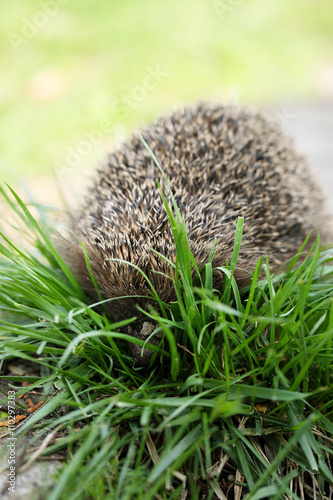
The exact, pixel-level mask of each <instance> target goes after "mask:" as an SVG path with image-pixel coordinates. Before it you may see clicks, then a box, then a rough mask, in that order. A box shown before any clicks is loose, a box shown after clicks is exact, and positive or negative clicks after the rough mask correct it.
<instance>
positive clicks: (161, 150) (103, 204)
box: [65, 103, 322, 365]
mask: <svg viewBox="0 0 333 500" xmlns="http://www.w3.org/2000/svg"><path fill="white" fill-rule="evenodd" d="M141 135H142V137H143V138H144V140H145V141H146V142H147V144H148V145H149V146H150V148H151V149H152V151H153V152H154V154H155V156H156V157H157V159H158V161H159V163H160V165H161V166H162V169H163V170H164V173H165V175H166V177H167V179H168V180H169V183H170V186H171V188H172V191H173V193H174V195H175V198H176V201H177V204H178V207H179V209H180V212H181V214H182V217H183V219H184V221H185V224H186V228H187V233H188V238H189V243H190V248H191V251H192V253H193V255H194V257H195V260H196V263H197V265H198V266H199V267H200V266H202V265H203V264H204V263H205V262H207V260H208V257H209V254H210V252H211V249H212V245H213V242H214V240H216V244H215V247H214V250H215V257H214V260H213V266H214V267H217V266H223V265H225V264H226V261H227V260H228V261H229V262H230V258H231V255H232V250H233V242H234V236H235V227H236V222H237V218H238V216H243V217H244V218H245V224H244V234H243V241H242V246H241V252H240V255H239V259H238V265H237V268H236V270H235V274H234V276H235V279H236V281H237V282H238V283H239V284H240V285H241V286H242V285H245V284H247V283H249V281H250V277H251V274H250V273H251V272H252V271H253V270H254V268H255V266H256V263H257V260H258V259H259V257H261V256H263V255H266V254H268V256H269V262H270V266H271V270H272V271H275V270H276V269H277V268H278V267H279V266H281V264H283V263H285V262H286V261H287V259H288V258H290V257H291V256H294V255H295V254H296V253H297V251H298V250H299V248H300V246H301V245H302V243H303V242H304V240H305V238H306V237H307V236H308V234H309V232H310V231H311V229H316V228H317V227H319V228H321V227H322V212H321V200H320V194H319V195H318V193H319V189H318V188H317V187H315V184H314V183H313V180H312V179H311V178H310V175H309V171H308V170H307V167H306V164H305V162H304V160H303V158H302V157H300V156H299V155H298V154H296V153H295V151H294V150H293V148H292V147H291V145H290V143H289V141H288V140H287V139H286V137H285V136H284V135H283V134H282V133H281V131H280V130H279V127H278V126H277V125H276V124H275V123H273V122H271V121H269V120H267V119H266V118H264V117H263V116H262V115H261V114H260V113H258V112H255V111H250V110H247V109H241V108H239V107H236V106H222V105H218V104H205V103H201V104H199V105H197V106H194V107H189V108H186V109H184V110H181V111H176V112H174V113H173V114H171V115H169V116H167V117H162V118H160V119H158V120H157V121H156V122H155V123H154V124H153V125H152V126H151V127H149V128H145V129H144V130H143V131H142V132H141ZM157 180H159V181H160V182H161V185H162V189H163V191H164V193H165V194H167V189H166V185H165V183H164V182H162V176H161V174H160V172H159V170H158V168H157V166H156V165H155V163H154V161H153V159H152V157H151V155H150V154H149V152H148V151H147V149H146V148H145V146H144V145H143V143H142V142H141V140H140V139H139V138H138V137H137V136H136V135H134V136H132V137H131V138H130V139H129V140H128V141H127V142H126V143H125V144H124V145H123V146H122V148H121V149H119V150H118V151H116V152H114V153H112V154H111V155H110V156H109V159H108V162H107V164H106V165H105V166H104V167H103V168H102V169H101V170H99V171H98V172H97V175H96V178H95V180H94V183H93V184H92V186H91V187H90V189H89V192H88V194H87V196H86V198H85V201H84V203H83V204H82V206H81V208H80V210H79V211H78V213H77V215H76V216H75V217H73V219H72V230H73V232H74V233H75V235H76V236H77V237H78V238H79V239H80V240H81V241H82V242H83V243H84V245H85V247H86V249H87V251H88V255H89V259H90V263H91V268H92V271H93V273H94V275H95V278H96V281H97V283H98V286H99V289H100V292H101V294H102V296H103V297H104V298H106V299H107V298H117V297H124V296H126V297H127V298H119V299H117V300H112V301H109V302H108V303H107V307H108V308H109V311H110V314H111V317H112V318H113V319H114V320H116V321H118V320H123V319H125V318H130V317H133V316H137V317H138V320H137V322H136V323H134V326H133V324H131V325H130V326H129V329H128V332H129V333H130V334H131V335H133V336H135V337H137V338H140V339H145V340H146V339H147V338H148V336H149V335H150V334H151V333H152V331H153V330H154V325H152V324H151V323H150V322H149V321H147V317H145V316H143V315H141V314H140V313H139V311H138V309H137V305H140V306H141V308H143V309H144V310H147V306H148V304H149V303H151V304H154V302H153V301H152V299H151V294H150V293H149V292H150V288H149V285H148V284H147V282H146V280H145V279H144V277H143V276H142V274H141V273H140V272H138V271H137V270H136V269H135V268H134V267H133V265H135V266H137V267H139V268H140V269H141V270H142V271H143V272H144V273H145V274H146V275H147V276H148V278H149V280H150V281H151V283H152V284H153V286H154V288H155V290H156V291H157V293H158V295H159V297H160V298H161V300H162V301H164V302H170V301H173V300H175V299H176V297H175V292H174V288H173V284H172V280H170V279H169V278H168V276H171V270H170V266H169V264H168V263H167V261H166V260H164V259H162V258H161V257H159V256H158V255H157V254H156V253H154V252H152V250H151V248H152V249H154V250H156V251H157V252H159V253H160V254H162V255H164V256H165V257H167V259H169V260H170V261H172V262H175V245H174V240H173V236H172V231H171V227H170V223H169V219H168V216H167V213H166V210H165V207H164V204H163V201H162V198H161V194H160V191H159V188H158V186H157ZM168 199H169V200H170V198H168ZM314 233H316V231H314ZM65 255H66V259H67V261H68V263H69V264H70V266H71V269H72V270H73V272H74V274H75V276H76V277H77V279H78V281H79V282H80V283H81V285H82V287H83V289H84V290H85V291H86V292H87V293H88V294H89V295H91V296H92V297H94V298H95V299H96V300H98V297H97V293H96V291H95V288H94V286H93V284H92V282H91V279H90V277H89V273H88V271H87V268H86V264H85V259H84V255H83V252H82V247H81V246H80V244H79V243H78V241H77V240H76V239H73V240H71V241H70V244H69V245H68V250H67V251H66V252H65ZM112 258H116V259H123V260H125V261H128V262H129V263H130V264H132V265H130V264H126V263H122V262H118V261H113V260H110V259H112ZM156 271H157V272H156ZM137 296H144V298H138V297H137ZM155 307H156V304H155ZM154 339H155V340H154ZM149 342H151V343H155V344H156V343H157V342H158V338H156V337H154V338H152V339H150V340H149ZM130 347H131V351H132V354H133V355H134V356H135V357H136V358H137V361H138V362H139V363H140V364H143V365H145V364H148V363H149V360H150V354H151V353H152V351H150V350H148V349H144V351H143V356H141V348H140V347H138V346H136V345H135V344H132V343H131V344H130Z"/></svg>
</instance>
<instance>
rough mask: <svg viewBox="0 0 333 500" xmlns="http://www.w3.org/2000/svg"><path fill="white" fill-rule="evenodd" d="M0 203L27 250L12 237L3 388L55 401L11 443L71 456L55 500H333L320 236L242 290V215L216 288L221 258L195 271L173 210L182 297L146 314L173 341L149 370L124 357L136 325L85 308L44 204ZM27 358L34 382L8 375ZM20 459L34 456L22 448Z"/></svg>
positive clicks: (5, 280)
mask: <svg viewBox="0 0 333 500" xmlns="http://www.w3.org/2000/svg"><path fill="white" fill-rule="evenodd" d="M1 193H2V196H3V198H4V200H5V201H6V202H7V204H8V207H9V208H10V209H11V210H12V212H13V213H14V214H16V217H18V219H19V221H20V227H21V229H20V234H23V233H25V236H28V237H29V238H30V241H31V242H32V245H31V246H27V245H25V244H24V243H22V242H21V243H20V244H15V243H14V242H13V238H9V237H6V236H5V235H3V236H2V243H1V245H0V252H1V254H2V257H1V260H0V342H1V347H0V359H1V368H2V373H3V375H2V376H1V379H2V381H3V380H6V381H7V383H8V386H10V387H9V388H14V390H15V391H16V397H17V398H19V396H21V395H24V394H28V395H29V394H31V393H32V391H37V392H39V393H40V397H41V398H42V399H43V400H44V401H45V402H44V404H43V405H42V406H41V407H40V408H38V409H37V410H36V411H35V412H33V413H32V414H31V415H30V416H29V417H28V418H25V419H23V420H22V421H21V422H20V423H17V426H16V436H17V437H18V442H19V440H20V439H22V438H23V436H24V435H29V432H30V431H31V430H33V431H34V437H32V438H30V439H31V440H32V442H33V440H34V439H40V440H41V441H42V442H41V444H39V445H38V446H39V453H37V455H39V456H40V457H47V456H53V455H54V454H58V456H59V454H60V456H62V457H63V459H62V461H63V467H62V468H61V470H60V471H59V473H58V476H57V478H56V482H55V486H54V488H53V490H52V491H50V493H49V494H48V496H47V498H48V499H49V500H58V499H65V498H71V499H94V500H95V499H96V500H97V499H118V498H119V499H123V500H127V499H128V500H132V499H145V500H149V499H180V498H181V499H185V498H191V499H202V498H207V499H224V498H232V497H234V498H247V499H260V498H276V499H279V498H293V499H299V498H300V499H303V498H316V497H317V498H332V491H333V490H332V484H333V475H332V465H333V460H332V443H333V423H332V415H333V385H332V377H333V340H332V337H333V272H332V267H331V266H330V265H328V264H329V263H330V261H331V259H332V250H328V251H326V252H322V251H321V247H320V242H319V238H317V239H316V241H315V242H314V244H313V247H312V249H311V251H310V252H309V253H308V255H307V256H306V258H305V259H303V261H302V263H301V264H299V262H298V260H297V257H296V258H295V259H294V260H293V261H291V262H289V264H288V266H286V268H287V270H286V271H284V272H281V273H279V274H276V275H272V274H271V272H270V269H269V261H268V259H266V260H263V259H260V260H259V262H258V264H257V266H256V269H255V270H254V272H253V275H252V279H251V284H250V286H249V287H248V288H247V289H244V290H239V289H238V287H237V284H236V282H235V280H234V278H233V272H234V270H235V267H236V265H237V256H238V253H239V249H240V245H241V236H242V229H243V223H244V221H243V220H242V219H241V218H240V219H239V220H238V224H237V229H236V234H235V247H234V252H233V256H232V259H231V262H230V263H226V267H225V268H223V269H221V272H222V273H223V274H224V283H223V288H222V289H221V290H216V289H214V280H213V269H212V264H211V262H208V263H207V264H206V265H205V266H204V268H202V269H200V270H199V269H196V265H195V262H194V259H193V256H192V254H191V252H190V248H189V245H188V240H187V236H186V229H185V226H184V224H183V222H182V219H181V217H180V214H179V212H177V209H176V207H174V208H175V210H174V211H172V210H171V209H170V208H169V207H167V210H168V213H169V218H170V223H171V226H172V229H173V234H174V238H175V244H176V248H177V260H176V263H175V266H174V283H175V287H176V292H177V299H178V300H177V302H175V303H172V304H163V307H164V314H162V315H159V314H158V313H157V312H156V311H153V310H151V311H150V313H149V314H150V317H151V318H153V319H154V321H155V322H156V323H157V324H158V326H159V327H160V328H161V330H162V332H163V334H164V336H163V339H162V340H161V342H160V345H159V346H158V347H156V346H155V347H154V349H155V351H156V355H155V362H152V366H151V367H150V368H149V370H146V369H144V368H142V367H139V366H137V365H136V364H134V363H133V359H132V358H131V356H130V355H129V350H128V344H127V342H128V341H131V340H133V339H131V337H129V336H128V335H127V334H125V333H123V332H124V330H123V329H124V327H125V326H126V325H127V324H128V323H129V322H131V321H132V319H126V320H124V321H122V322H118V323H113V322H112V319H111V318H109V317H108V316H107V315H106V314H105V312H104V311H103V308H101V307H100V304H99V305H98V304H91V303H90V302H89V300H88V299H87V297H85V295H84V293H83V292H82V290H81V289H80V287H79V285H78V284H77V282H76V280H75V278H74V277H73V276H72V274H71V272H70V270H69V269H68V268H67V266H66V265H65V263H64V262H63V261H62V259H61V257H60V256H59V254H58V252H57V251H56V249H55V248H54V246H53V244H52V242H51V238H50V225H49V223H48V222H47V218H46V217H45V213H44V212H42V209H41V208H40V207H39V211H40V215H39V216H38V217H36V218H35V217H33V216H32V215H31V212H30V211H29V210H28V208H27V206H26V205H25V204H24V203H23V202H22V201H21V200H20V199H19V198H18V196H17V195H16V194H15V193H14V192H13V191H11V193H10V194H9V193H8V191H7V190H5V189H2V190H1ZM301 250H302V249H301ZM212 257H213V252H212ZM211 260H212V259H211ZM193 270H194V274H193ZM262 270H264V273H265V279H260V277H261V276H262V274H261V271H262ZM193 276H194V278H193ZM137 342H140V341H137ZM141 344H143V342H141ZM153 360H154V357H153ZM17 361H22V362H23V363H30V366H33V367H34V370H35V374H34V375H30V376H24V375H16V374H12V373H11V371H10V369H9V368H8V367H9V365H10V364H15V362H17ZM28 384H30V385H28ZM3 392H4V399H3V402H2V403H3V404H4V403H5V402H6V393H5V391H3ZM17 401H18V402H19V401H20V400H19V399H17ZM21 458H22V463H23V464H27V462H28V461H29V460H30V461H33V460H34V459H35V458H36V453H35V458H34V457H31V456H29V454H26V453H25V449H24V448H22V453H21ZM23 466H24V465H23Z"/></svg>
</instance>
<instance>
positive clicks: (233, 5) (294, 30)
mask: <svg viewBox="0 0 333 500" xmlns="http://www.w3.org/2000/svg"><path fill="white" fill-rule="evenodd" d="M332 34H333V2H332V1H331V0H302V1H301V2H296V1H292V0H270V1H267V0H243V1H242V0H196V1H193V0H192V1H190V0H168V1H167V2H158V1H156V0H141V1H137V0H132V1H130V0H122V1H118V2H117V1H115V0H111V1H110V0H109V1H106V0H94V2H91V1H88V0H40V1H38V2H36V1H34V0H21V1H20V2H13V1H12V0H1V5H0V51H1V66H0V131H1V164H0V178H1V179H2V180H5V181H7V182H10V183H12V184H14V185H15V182H16V181H17V179H18V178H19V177H24V178H25V179H27V180H32V179H34V178H35V179H36V178H39V177H41V176H52V175H53V172H54V171H55V172H57V174H58V176H60V177H61V178H62V179H65V181H66V182H67V181H68V182H69V181H70V182H71V183H72V185H73V187H75V184H76V181H77V182H79V179H80V177H81V176H82V175H84V173H85V172H86V171H88V170H89V169H90V168H91V167H93V166H95V165H96V164H98V162H100V161H102V160H103V158H104V157H105V155H106V152H107V151H109V150H110V149H111V148H112V147H113V145H114V144H115V143H117V142H118V141H119V140H121V138H122V137H123V136H124V135H125V134H128V133H129V132H130V131H131V130H132V129H134V128H138V127H139V126H140V125H141V124H143V123H147V122H149V121H151V120H152V119H153V118H154V117H156V115H158V114H159V113H161V112H164V111H167V110H169V109H170V108H172V107H177V106H179V105H181V104H185V103H188V102H193V101H195V100H198V99H209V98H214V99H221V100H223V101H231V102H240V103H242V102H244V103H248V104H250V105H252V104H255V105H259V106H271V105H275V104H276V103H279V102H284V101H286V100H294V101H295V100H302V99H325V98H327V96H332V95H333V88H332V87H333V35H332ZM47 178H48V179H52V177H47ZM44 188H45V185H44ZM51 189H52V186H51Z"/></svg>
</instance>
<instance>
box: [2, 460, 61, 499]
mask: <svg viewBox="0 0 333 500" xmlns="http://www.w3.org/2000/svg"><path fill="white" fill-rule="evenodd" d="M60 465H61V462H60V461H59V460H52V461H48V462H36V463H35V464H33V465H32V466H31V467H30V468H29V469H28V470H27V471H25V472H22V473H21V474H18V475H17V477H16V480H15V491H9V490H8V484H7V480H8V477H7V476H6V475H5V474H6V473H2V474H0V498H1V500H22V499H24V500H44V499H46V498H47V496H48V492H50V488H52V486H54V478H53V477H52V476H53V475H54V474H56V472H57V470H58V468H59V467H60Z"/></svg>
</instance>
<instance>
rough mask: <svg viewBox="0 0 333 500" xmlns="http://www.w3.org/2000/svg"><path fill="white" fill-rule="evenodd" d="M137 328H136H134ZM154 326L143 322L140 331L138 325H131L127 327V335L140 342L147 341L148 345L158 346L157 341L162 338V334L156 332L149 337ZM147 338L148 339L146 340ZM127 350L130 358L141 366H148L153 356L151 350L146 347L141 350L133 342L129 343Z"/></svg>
mask: <svg viewBox="0 0 333 500" xmlns="http://www.w3.org/2000/svg"><path fill="white" fill-rule="evenodd" d="M136 326H138V328H135V327H136ZM156 326H157V325H156V324H154V323H151V322H149V321H144V322H143V323H142V325H141V329H140V327H139V325H136V323H134V327H133V323H131V324H130V325H128V327H127V331H128V333H129V334H130V335H131V336H132V337H135V338H137V339H140V340H148V342H149V344H153V345H158V343H159V341H160V340H161V338H162V335H163V334H162V332H161V331H157V332H156V333H155V334H154V335H151V334H152V333H153V331H154V330H155V328H156ZM148 337H149V339H148ZM129 349H130V352H131V354H132V356H133V357H134V358H135V360H136V362H137V363H138V364H139V365H141V366H148V365H149V363H150V360H151V357H152V355H153V352H154V351H152V350H151V349H148V348H146V347H144V348H142V347H141V346H140V345H137V344H134V343H133V342H129Z"/></svg>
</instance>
